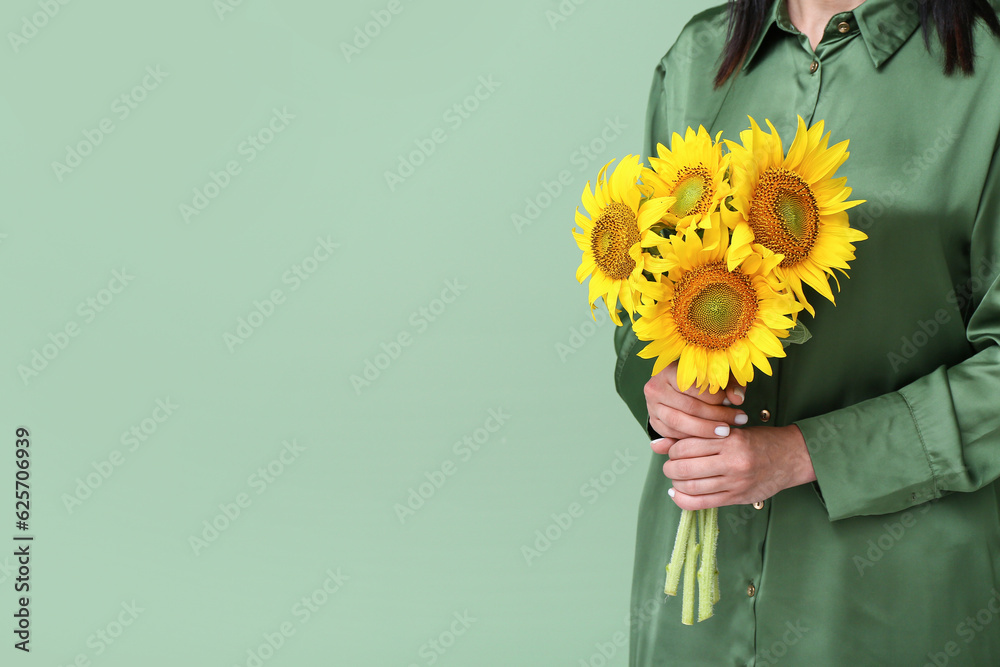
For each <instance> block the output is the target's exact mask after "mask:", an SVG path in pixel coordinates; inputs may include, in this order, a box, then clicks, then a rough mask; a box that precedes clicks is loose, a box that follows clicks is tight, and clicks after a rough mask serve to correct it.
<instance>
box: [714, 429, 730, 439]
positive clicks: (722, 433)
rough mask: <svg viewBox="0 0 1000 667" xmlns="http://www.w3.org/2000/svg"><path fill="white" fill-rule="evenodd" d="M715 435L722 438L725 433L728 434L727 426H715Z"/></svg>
mask: <svg viewBox="0 0 1000 667" xmlns="http://www.w3.org/2000/svg"><path fill="white" fill-rule="evenodd" d="M715 435H718V436H721V437H723V438H724V437H726V436H727V435H729V427H728V426H716V427H715Z"/></svg>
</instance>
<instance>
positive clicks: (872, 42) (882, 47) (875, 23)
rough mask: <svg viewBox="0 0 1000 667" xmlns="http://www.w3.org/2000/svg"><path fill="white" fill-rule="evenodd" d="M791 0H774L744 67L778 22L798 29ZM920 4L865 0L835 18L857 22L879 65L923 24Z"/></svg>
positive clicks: (792, 31) (784, 28) (789, 28)
mask: <svg viewBox="0 0 1000 667" xmlns="http://www.w3.org/2000/svg"><path fill="white" fill-rule="evenodd" d="M787 2H788V0H774V2H772V3H771V10H770V12H769V13H768V15H767V18H766V19H765V20H764V25H763V27H762V28H761V31H760V34H759V35H758V36H757V39H755V40H754V42H753V44H751V45H750V50H749V51H748V52H747V57H746V60H744V62H743V69H744V70H746V69H747V68H748V67H749V66H750V63H751V61H752V60H753V58H754V56H755V55H756V53H757V50H758V49H759V48H760V45H761V44H762V43H763V41H764V39H765V38H766V37H767V35H768V33H769V32H771V31H772V30H773V28H774V26H777V27H778V28H780V29H781V30H784V31H785V32H791V33H797V32H798V29H797V28H795V26H793V25H792V22H791V20H790V19H789V17H788V5H787ZM916 8H917V3H915V2H910V1H909V0H905V1H904V0H864V2H862V3H861V4H860V5H858V6H857V7H856V8H855V9H854V10H853V11H850V12H842V13H840V14H835V15H834V18H835V19H837V21H843V20H847V21H848V22H849V23H850V22H856V23H857V28H858V30H859V31H860V32H861V37H862V39H863V40H864V42H865V47H867V49H868V54H869V55H870V56H871V58H872V63H873V64H874V65H875V67H879V66H880V65H881V64H882V63H884V62H885V61H886V60H888V59H889V57H890V56H892V54H894V53H895V52H896V51H897V50H898V49H899V47H900V46H902V44H903V42H905V41H906V40H907V38H908V37H909V36H910V35H912V34H913V31H914V30H916V28H917V26H918V25H920V15H919V14H918V13H917V9H916ZM852 16H853V21H852V18H851V17H852ZM831 20H833V19H831Z"/></svg>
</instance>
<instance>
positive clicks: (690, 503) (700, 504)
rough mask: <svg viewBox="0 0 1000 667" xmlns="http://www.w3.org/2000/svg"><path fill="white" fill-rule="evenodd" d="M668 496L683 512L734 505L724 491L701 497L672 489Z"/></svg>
mask: <svg viewBox="0 0 1000 667" xmlns="http://www.w3.org/2000/svg"><path fill="white" fill-rule="evenodd" d="M667 495H669V496H670V497H671V498H673V501H674V502H675V503H676V504H677V506H678V507H680V508H681V509H682V510H705V509H709V508H712V507H724V506H726V505H732V504H734V503H733V502H732V500H731V498H730V494H729V493H728V492H727V491H723V492H721V493H706V494H704V495H701V496H692V495H688V494H686V493H684V492H683V491H677V490H675V489H673V488H671V489H668V490H667Z"/></svg>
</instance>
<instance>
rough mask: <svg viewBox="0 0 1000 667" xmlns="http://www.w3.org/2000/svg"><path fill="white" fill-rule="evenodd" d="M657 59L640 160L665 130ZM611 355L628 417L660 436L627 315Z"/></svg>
mask: <svg viewBox="0 0 1000 667" xmlns="http://www.w3.org/2000/svg"><path fill="white" fill-rule="evenodd" d="M665 59H666V56H664V57H663V58H661V59H660V62H659V63H657V65H656V69H655V70H654V72H653V81H652V84H651V85H650V88H649V102H648V104H647V105H646V121H645V130H644V133H643V138H642V142H643V143H642V156H641V157H642V159H643V161H646V159H647V158H649V157H651V156H655V155H656V141H655V139H654V137H662V136H666V132H667V106H666V105H667V96H666V90H665V88H664V76H665V73H666V69H665V64H664V60H665ZM614 343H615V355H616V356H617V360H618V361H617V363H616V364H615V389H616V390H617V391H618V394H619V395H620V396H621V397H622V400H623V401H624V402H625V405H627V406H628V408H629V410H630V411H631V412H632V416H633V417H635V419H636V421H637V422H638V423H639V425H640V426H642V428H643V430H644V431H646V434H647V435H648V436H649V438H650V440H655V439H656V438H659V437H661V436H660V435H659V434H658V433H656V431H654V430H653V429H652V427H651V426H650V425H649V413H648V410H647V409H646V396H645V394H644V393H643V387H644V386H645V384H646V381H647V380H649V378H650V377H652V374H653V365H654V364H655V363H656V360H655V359H642V358H641V357H639V356H637V352H638V351H639V350H640V349H642V348H641V347H640V346H641V345H643V343H642V342H641V341H639V340H638V339H637V338H636V336H635V332H634V331H633V330H632V323H631V322H630V321H629V320H628V318H622V324H621V326H619V327H616V328H615V333H614Z"/></svg>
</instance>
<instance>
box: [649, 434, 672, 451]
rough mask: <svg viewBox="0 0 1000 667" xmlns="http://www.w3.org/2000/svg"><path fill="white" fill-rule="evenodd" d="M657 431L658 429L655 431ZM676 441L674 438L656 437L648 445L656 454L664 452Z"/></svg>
mask: <svg viewBox="0 0 1000 667" xmlns="http://www.w3.org/2000/svg"><path fill="white" fill-rule="evenodd" d="M657 433H659V431H657ZM675 442H677V440H676V439H675V438H657V439H656V440H653V441H652V442H650V443H649V446H650V447H651V448H652V450H653V451H654V452H656V453H657V454H666V453H667V452H668V451H669V450H670V448H671V447H672V446H673V445H674V443H675Z"/></svg>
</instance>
